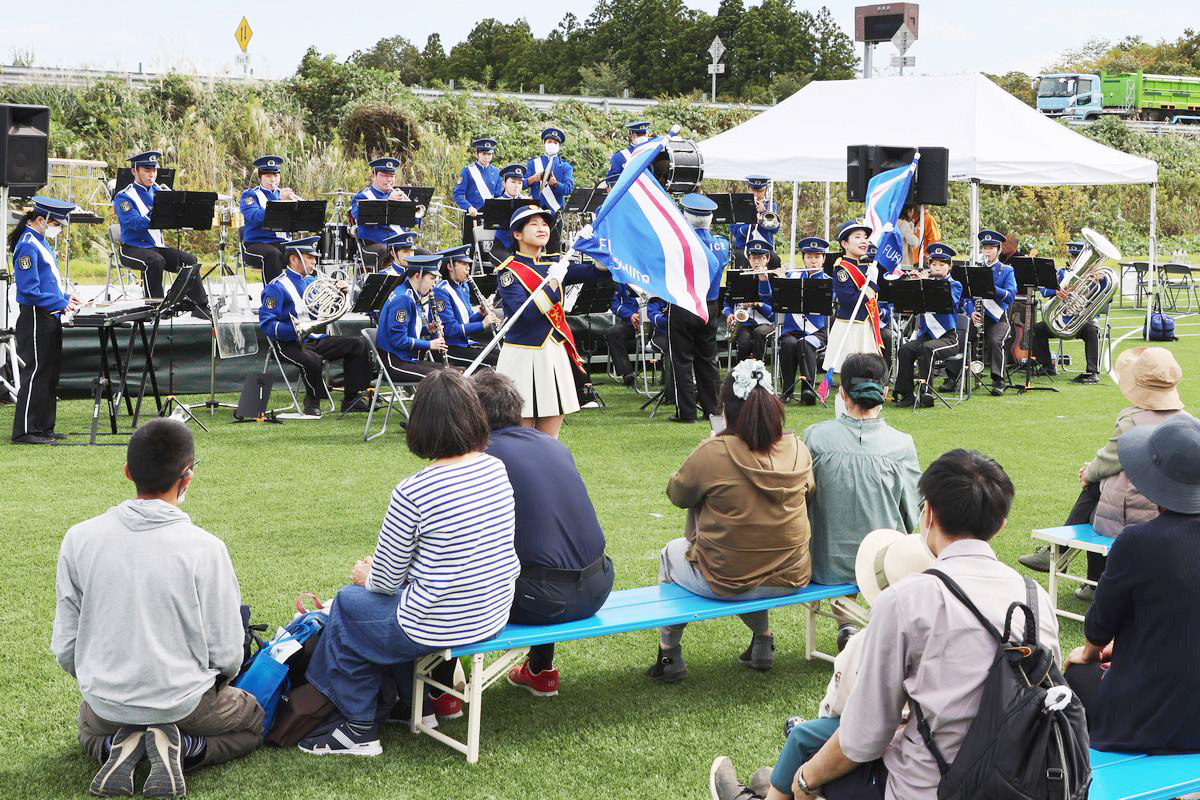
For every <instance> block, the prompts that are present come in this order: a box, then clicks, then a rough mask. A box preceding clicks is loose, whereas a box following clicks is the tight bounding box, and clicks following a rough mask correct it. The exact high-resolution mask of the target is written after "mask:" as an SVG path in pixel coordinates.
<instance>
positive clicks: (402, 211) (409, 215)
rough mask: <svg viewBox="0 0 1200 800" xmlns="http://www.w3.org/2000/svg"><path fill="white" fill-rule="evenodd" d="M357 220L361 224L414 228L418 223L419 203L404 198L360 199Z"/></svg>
mask: <svg viewBox="0 0 1200 800" xmlns="http://www.w3.org/2000/svg"><path fill="white" fill-rule="evenodd" d="M355 222H357V223H358V224H359V225H384V226H391V225H399V226H400V227H401V228H414V227H416V224H417V204H416V203H413V202H405V201H403V200H360V201H359V202H358V215H357V216H356V217H355Z"/></svg>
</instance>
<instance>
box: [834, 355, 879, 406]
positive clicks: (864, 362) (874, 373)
mask: <svg viewBox="0 0 1200 800" xmlns="http://www.w3.org/2000/svg"><path fill="white" fill-rule="evenodd" d="M841 381H842V389H843V390H844V391H845V392H846V396H847V397H849V398H850V402H852V403H854V405H855V406H857V407H858V408H860V409H862V410H864V411H866V410H868V409H871V408H874V407H875V406H881V405H883V385H884V383H886V382H887V364H886V362H884V360H883V356H880V355H876V354H875V353H852V354H851V355H848V356H846V360H845V361H843V362H842V369H841Z"/></svg>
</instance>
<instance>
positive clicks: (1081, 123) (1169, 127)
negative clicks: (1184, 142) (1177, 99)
mask: <svg viewBox="0 0 1200 800" xmlns="http://www.w3.org/2000/svg"><path fill="white" fill-rule="evenodd" d="M1121 122H1122V123H1123V124H1125V125H1126V126H1127V127H1129V128H1132V129H1133V130H1135V131H1140V132H1141V133H1153V134H1164V133H1177V134H1180V135H1181V136H1200V125H1189V124H1185V123H1175V124H1172V123H1170V122H1150V121H1149V120H1140V119H1123V120H1121ZM1066 123H1067V124H1068V125H1070V126H1071V127H1072V128H1086V127H1088V126H1090V125H1095V124H1096V120H1094V119H1086V120H1085V119H1069V120H1066Z"/></svg>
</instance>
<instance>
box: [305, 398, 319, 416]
mask: <svg viewBox="0 0 1200 800" xmlns="http://www.w3.org/2000/svg"><path fill="white" fill-rule="evenodd" d="M304 416H306V417H319V416H321V402H320V401H319V400H308V399H306V400H305V401H304Z"/></svg>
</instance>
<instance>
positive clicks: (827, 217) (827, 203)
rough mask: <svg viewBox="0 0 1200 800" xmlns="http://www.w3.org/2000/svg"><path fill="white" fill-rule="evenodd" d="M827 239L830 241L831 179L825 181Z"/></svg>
mask: <svg viewBox="0 0 1200 800" xmlns="http://www.w3.org/2000/svg"><path fill="white" fill-rule="evenodd" d="M825 241H827V242H828V241H829V181H825Z"/></svg>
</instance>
